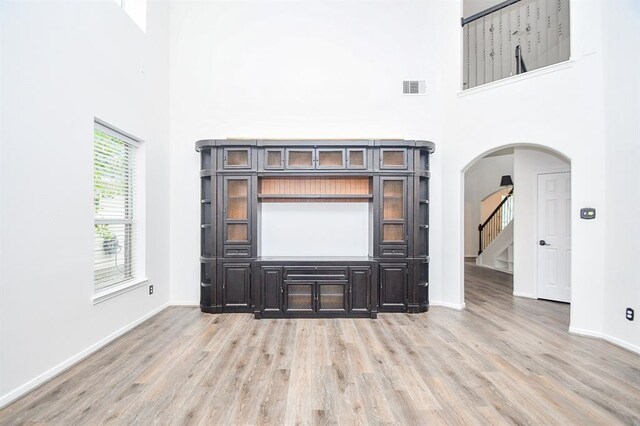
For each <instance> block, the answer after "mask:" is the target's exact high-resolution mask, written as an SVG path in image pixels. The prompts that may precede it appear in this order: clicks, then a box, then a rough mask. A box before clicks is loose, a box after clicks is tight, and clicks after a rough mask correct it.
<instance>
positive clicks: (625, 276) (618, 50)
mask: <svg viewBox="0 0 640 426" xmlns="http://www.w3.org/2000/svg"><path fill="white" fill-rule="evenodd" d="M617 3H618V7H615V8H606V9H605V10H604V12H603V14H602V21H603V23H604V25H607V26H609V27H612V26H615V28H616V29H615V31H608V32H607V33H605V38H604V47H605V49H606V50H605V55H604V60H605V64H606V66H605V69H604V77H605V102H606V105H607V108H606V111H605V114H606V115H605V117H606V120H607V123H606V130H605V141H606V157H605V162H606V181H605V182H606V183H605V185H606V197H607V199H606V202H607V211H606V217H605V218H604V220H606V227H607V240H606V255H605V256H606V257H605V262H606V265H607V269H606V271H605V289H604V297H605V299H604V302H605V321H604V333H605V335H607V336H612V337H613V338H614V339H616V340H615V341H616V342H617V343H622V344H625V343H628V344H631V345H633V346H635V348H636V350H640V278H639V276H638V271H637V266H636V265H637V264H638V254H640V121H639V120H638V118H639V117H640V72H638V70H637V64H638V61H637V60H635V69H634V68H633V67H632V68H629V67H627V66H625V65H623V64H626V63H628V61H629V59H628V52H640V31H638V25H640V3H639V2H637V1H634V0H626V1H622V0H620V1H618V2H617ZM597 214H598V215H599V214H600V211H598V212H597ZM596 220H597V219H596ZM601 220H602V219H601ZM627 307H631V308H634V309H635V312H636V320H635V321H633V322H630V321H627V320H626V319H625V317H624V312H625V309H626V308H627Z"/></svg>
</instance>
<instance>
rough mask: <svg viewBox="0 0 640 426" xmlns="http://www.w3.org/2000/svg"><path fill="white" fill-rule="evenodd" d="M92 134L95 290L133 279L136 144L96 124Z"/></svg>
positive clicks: (134, 267)
mask: <svg viewBox="0 0 640 426" xmlns="http://www.w3.org/2000/svg"><path fill="white" fill-rule="evenodd" d="M93 135H94V137H93V140H94V146H93V202H94V243H93V246H94V255H93V272H94V290H95V291H98V290H102V289H105V288H107V287H110V286H114V285H117V284H122V283H124V282H127V281H130V280H133V279H134V278H135V272H136V256H135V253H136V225H137V224H136V206H135V198H136V179H135V177H136V152H137V150H138V146H139V145H138V142H137V141H136V140H134V139H132V138H130V137H128V136H126V135H123V134H121V133H120V132H117V131H115V130H113V129H111V128H109V127H106V126H104V125H102V124H101V123H98V122H96V123H95V127H94V133H93Z"/></svg>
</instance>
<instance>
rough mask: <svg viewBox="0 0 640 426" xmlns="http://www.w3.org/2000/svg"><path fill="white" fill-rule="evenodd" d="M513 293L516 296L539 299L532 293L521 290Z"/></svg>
mask: <svg viewBox="0 0 640 426" xmlns="http://www.w3.org/2000/svg"><path fill="white" fill-rule="evenodd" d="M513 295H514V296H516V297H525V298H527V299H537V297H536V296H535V295H534V294H532V293H522V292H519V291H518V292H516V291H514V292H513Z"/></svg>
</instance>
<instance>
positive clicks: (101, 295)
mask: <svg viewBox="0 0 640 426" xmlns="http://www.w3.org/2000/svg"><path fill="white" fill-rule="evenodd" d="M148 282H149V278H140V279H134V280H131V281H127V282H125V283H122V284H118V285H115V286H113V287H109V288H105V289H104V290H100V291H97V292H95V293H94V294H93V298H92V301H93V304H94V305H97V304H98V303H102V302H104V301H105V300H109V299H112V298H114V297H116V296H119V295H121V294H124V293H128V292H130V291H131V290H135V289H136V288H138V287H142V286H143V285H145V284H147V283H148Z"/></svg>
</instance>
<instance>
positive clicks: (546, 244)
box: [538, 240, 551, 246]
mask: <svg viewBox="0 0 640 426" xmlns="http://www.w3.org/2000/svg"><path fill="white" fill-rule="evenodd" d="M538 244H540V245H541V246H550V245H551V244H549V243H547V242H546V241H545V240H540V242H539V243H538Z"/></svg>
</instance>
